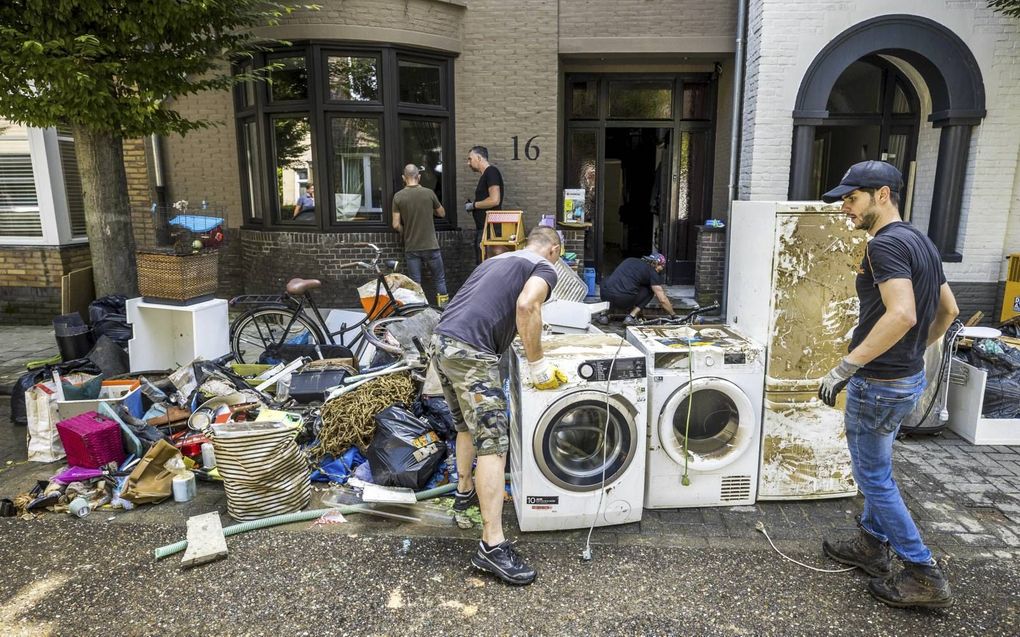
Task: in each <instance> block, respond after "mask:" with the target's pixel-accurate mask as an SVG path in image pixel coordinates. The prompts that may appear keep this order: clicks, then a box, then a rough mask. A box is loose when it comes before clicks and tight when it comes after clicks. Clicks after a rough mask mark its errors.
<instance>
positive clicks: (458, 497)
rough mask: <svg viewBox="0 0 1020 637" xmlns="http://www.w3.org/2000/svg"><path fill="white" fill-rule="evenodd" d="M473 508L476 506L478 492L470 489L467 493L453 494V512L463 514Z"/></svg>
mask: <svg viewBox="0 0 1020 637" xmlns="http://www.w3.org/2000/svg"><path fill="white" fill-rule="evenodd" d="M473 506H478V492H477V491H475V490H474V489H471V490H470V491H468V492H467V493H461V492H460V491H454V492H453V510H454V511H456V512H457V513H464V512H465V511H467V510H468V509H470V508H471V507H473Z"/></svg>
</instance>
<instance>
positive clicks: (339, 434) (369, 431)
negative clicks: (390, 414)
mask: <svg viewBox="0 0 1020 637" xmlns="http://www.w3.org/2000/svg"><path fill="white" fill-rule="evenodd" d="M413 396H414V383H413V382H412V381H411V375H410V374H408V373H407V372H402V373H397V374H388V375H386V376H380V377H379V378H375V379H372V380H370V381H368V382H366V383H365V384H364V385H362V386H361V387H358V388H357V389H355V390H353V391H351V392H349V393H347V394H344V395H342V396H339V397H337V398H334V399H333V400H330V401H328V402H327V403H325V404H324V405H323V406H322V428H321V429H320V430H319V444H318V446H317V447H315V449H314V450H313V452H314V455H316V456H320V457H321V456H322V455H325V454H332V455H334V456H339V455H340V454H342V453H343V452H345V451H347V450H348V449H350V448H351V447H352V446H357V447H358V448H359V449H365V448H366V447H368V445H369V443H370V442H372V435H373V434H375V415H376V414H377V413H379V412H380V411H382V410H383V409H386V408H387V407H389V406H390V405H392V404H393V403H397V402H403V403H405V404H408V405H409V404H411V399H412V398H413Z"/></svg>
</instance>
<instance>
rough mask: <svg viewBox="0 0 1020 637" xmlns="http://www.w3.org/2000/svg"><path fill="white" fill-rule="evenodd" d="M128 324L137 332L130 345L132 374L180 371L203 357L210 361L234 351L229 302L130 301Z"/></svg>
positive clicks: (223, 300) (221, 300)
mask: <svg viewBox="0 0 1020 637" xmlns="http://www.w3.org/2000/svg"><path fill="white" fill-rule="evenodd" d="M127 321H128V323H130V324H131V327H132V328H133V329H134V337H133V338H132V339H131V341H130V342H129V343H128V354H129V355H130V357H131V371H132V372H138V371H143V370H149V369H176V368H178V367H180V366H182V365H187V364H188V363H190V362H191V361H193V360H194V359H195V358H197V357H199V356H201V357H202V358H204V359H207V360H208V359H212V358H218V357H220V356H223V355H224V354H226V353H227V352H229V351H230V339H229V333H230V322H229V319H228V318H227V301H226V300H225V299H212V300H211V301H205V302H203V303H196V304H195V305H162V304H160V303H149V302H147V301H143V300H142V299H141V298H137V299H129V300H128V302H127Z"/></svg>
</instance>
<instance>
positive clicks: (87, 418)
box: [57, 411, 124, 469]
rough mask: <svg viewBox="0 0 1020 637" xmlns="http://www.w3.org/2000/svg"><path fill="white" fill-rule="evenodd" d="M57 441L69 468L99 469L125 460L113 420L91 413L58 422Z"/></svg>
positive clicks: (117, 428)
mask: <svg viewBox="0 0 1020 637" xmlns="http://www.w3.org/2000/svg"><path fill="white" fill-rule="evenodd" d="M57 433H58V434H60V442H62V443H63V444H64V452H65V453H67V464H68V465H70V466H72V467H87V468H89V469H98V468H100V467H102V466H103V465H105V464H106V463H108V462H116V463H118V464H120V463H121V462H123V461H124V443H123V442H122V440H121V435H120V426H119V425H118V424H117V422H116V421H114V420H112V419H110V418H107V417H106V416H100V415H99V414H98V413H96V412H94V411H87V412H85V413H84V414H78V415H77V416H74V417H73V418H68V419H67V420H61V421H60V422H58V423H57Z"/></svg>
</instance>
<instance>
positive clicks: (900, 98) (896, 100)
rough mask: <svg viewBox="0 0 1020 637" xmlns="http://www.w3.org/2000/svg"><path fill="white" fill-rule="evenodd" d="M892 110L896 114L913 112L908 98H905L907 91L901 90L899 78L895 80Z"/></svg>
mask: <svg viewBox="0 0 1020 637" xmlns="http://www.w3.org/2000/svg"><path fill="white" fill-rule="evenodd" d="M892 112H893V113H896V114H903V113H913V112H914V111H913V110H912V109H911V108H910V100H908V99H907V93H906V92H905V91H904V90H903V86H902V85H901V84H900V82H899V80H897V81H896V91H895V92H894V93H893V105H892Z"/></svg>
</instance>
